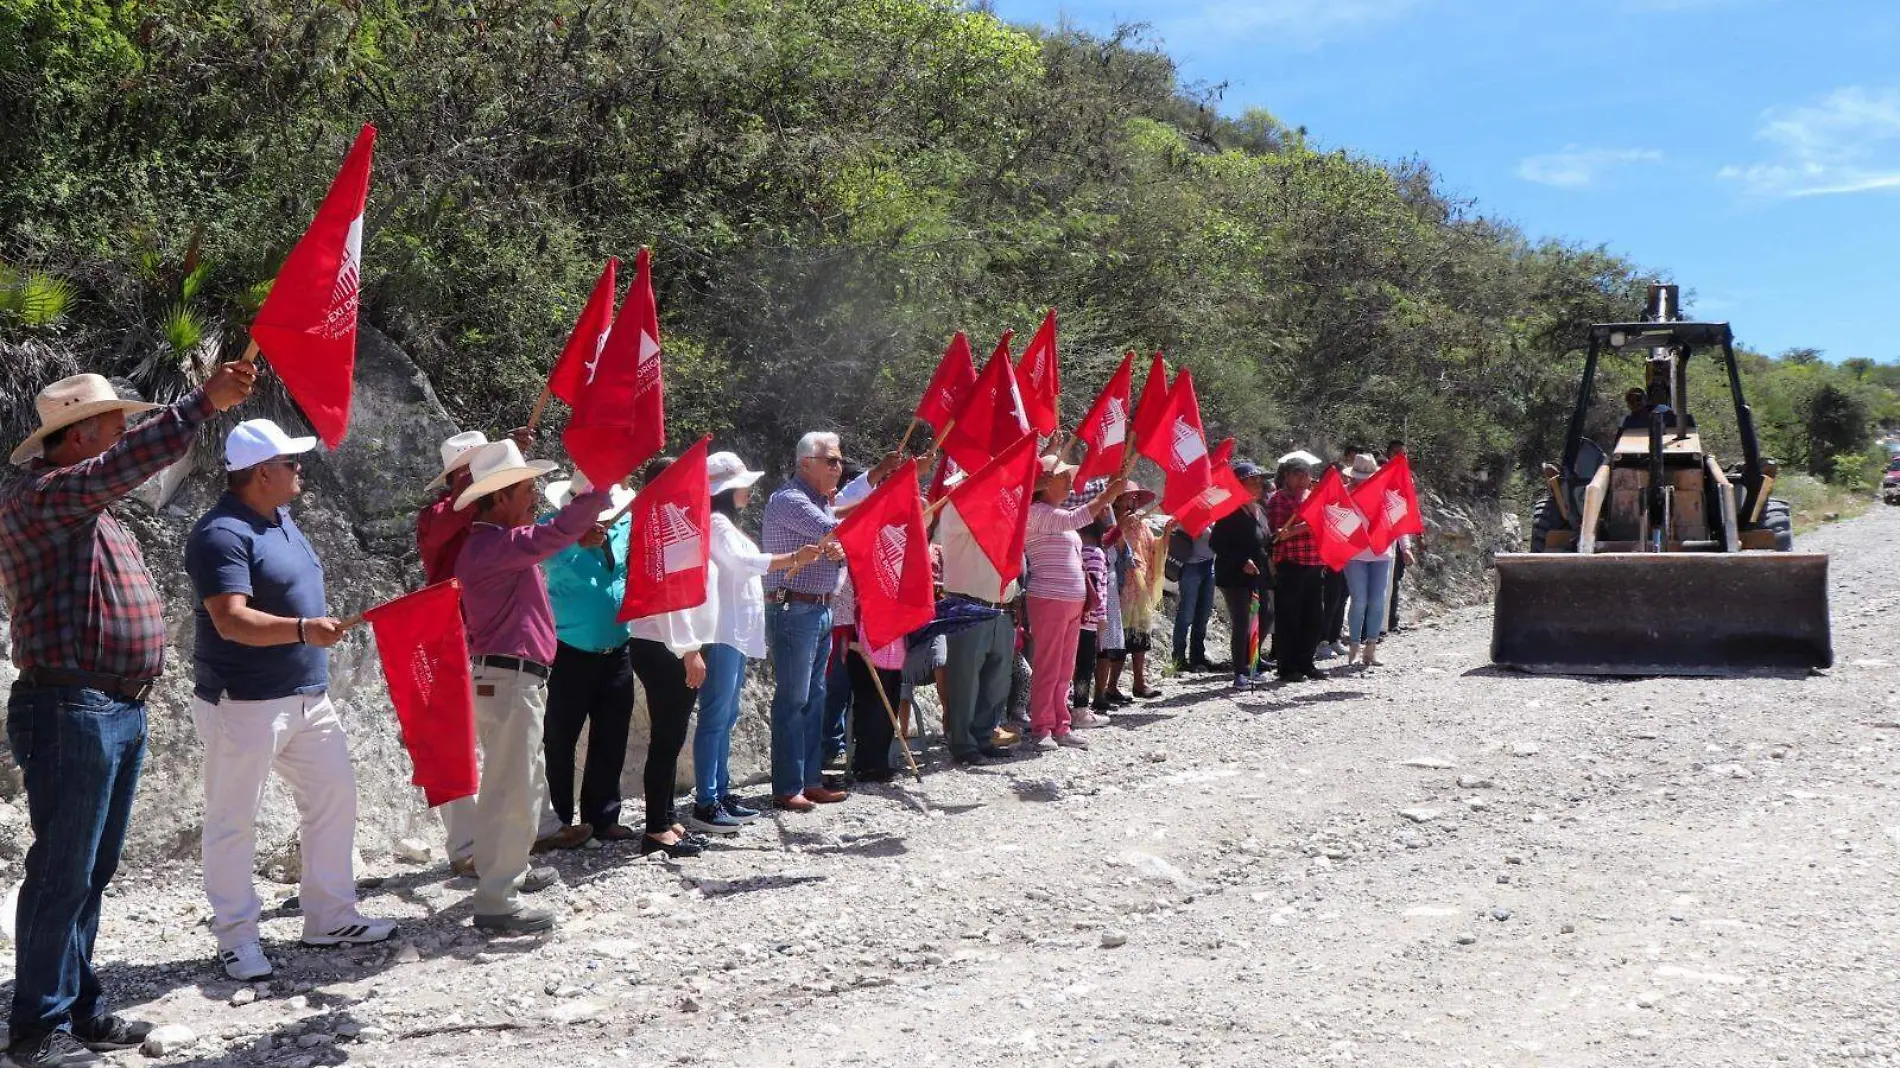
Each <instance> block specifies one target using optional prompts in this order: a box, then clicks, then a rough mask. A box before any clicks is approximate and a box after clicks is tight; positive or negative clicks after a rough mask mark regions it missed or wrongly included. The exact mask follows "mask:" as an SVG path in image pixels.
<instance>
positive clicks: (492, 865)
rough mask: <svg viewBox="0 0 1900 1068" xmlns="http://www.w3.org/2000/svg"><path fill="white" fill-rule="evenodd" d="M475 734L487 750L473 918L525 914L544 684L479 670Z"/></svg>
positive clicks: (538, 790) (544, 780) (542, 763)
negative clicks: (523, 885)
mask: <svg viewBox="0 0 1900 1068" xmlns="http://www.w3.org/2000/svg"><path fill="white" fill-rule="evenodd" d="M473 675H474V683H475V733H476V735H477V736H478V737H479V738H480V740H481V743H482V787H481V791H480V792H479V793H477V794H476V795H475V871H476V876H477V879H478V880H479V882H478V883H477V885H476V888H475V900H474V905H475V915H477V916H508V915H513V914H514V913H516V912H519V911H521V896H520V891H521V880H522V879H523V878H524V877H525V876H526V875H527V874H528V854H529V852H530V851H531V850H532V849H533V848H534V839H535V831H536V830H537V828H538V827H539V825H540V822H541V808H542V806H543V804H544V803H545V802H544V800H543V799H544V798H546V797H547V792H548V776H547V756H546V753H545V752H544V751H543V749H542V747H541V744H542V743H541V731H542V720H543V718H544V717H545V716H546V715H547V707H548V691H547V682H546V680H544V679H542V678H540V677H538V676H535V675H530V674H528V673H526V672H522V671H511V670H509V669H507V668H498V667H488V666H485V665H480V664H477V665H475V668H474V671H473Z"/></svg>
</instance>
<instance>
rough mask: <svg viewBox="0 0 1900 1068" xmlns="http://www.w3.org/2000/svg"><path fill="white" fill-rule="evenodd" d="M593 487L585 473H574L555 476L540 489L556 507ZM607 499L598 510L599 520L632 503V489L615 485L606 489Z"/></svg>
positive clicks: (604, 519)
mask: <svg viewBox="0 0 1900 1068" xmlns="http://www.w3.org/2000/svg"><path fill="white" fill-rule="evenodd" d="M593 488H594V484H593V483H592V482H589V481H587V476H586V475H575V476H574V477H573V478H557V479H555V480H554V481H553V482H550V483H548V484H547V486H546V487H544V488H543V489H542V490H541V496H542V497H543V498H545V499H546V500H547V502H548V503H549V504H551V505H553V506H554V507H556V508H566V507H567V502H569V501H571V500H573V499H574V497H575V496H576V495H577V494H581V493H586V492H587V491H588V490H591V489H593ZM607 500H608V502H609V503H608V505H607V507H605V508H603V509H601V511H600V521H601V522H603V523H605V522H607V521H608V520H609V519H612V518H613V517H615V516H617V515H619V514H620V510H621V509H622V508H625V507H626V506H627V505H629V504H632V503H633V491H632V490H630V489H628V488H627V487H625V486H620V485H616V486H614V488H612V489H610V490H608V491H607Z"/></svg>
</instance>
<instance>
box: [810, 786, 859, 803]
mask: <svg viewBox="0 0 1900 1068" xmlns="http://www.w3.org/2000/svg"><path fill="white" fill-rule="evenodd" d="M850 796H851V795H850V794H849V793H847V792H846V791H844V790H832V789H828V788H826V787H823V786H808V787H806V788H805V799H806V800H808V801H816V802H818V803H819V804H821V805H835V804H837V803H838V802H840V801H843V800H844V799H845V798H847V797H850Z"/></svg>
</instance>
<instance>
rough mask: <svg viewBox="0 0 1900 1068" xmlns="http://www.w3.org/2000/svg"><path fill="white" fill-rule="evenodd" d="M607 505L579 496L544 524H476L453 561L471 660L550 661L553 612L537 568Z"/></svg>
mask: <svg viewBox="0 0 1900 1068" xmlns="http://www.w3.org/2000/svg"><path fill="white" fill-rule="evenodd" d="M610 503H611V502H609V501H608V499H607V495H606V494H604V493H599V492H593V493H583V494H581V495H580V496H578V497H575V498H574V499H573V500H571V501H569V502H567V507H565V508H563V509H561V510H560V511H559V512H556V513H555V514H554V519H553V520H552V521H550V522H547V523H542V524H538V525H537V524H534V523H529V524H528V525H526V526H520V527H512V528H510V527H503V526H497V525H496V524H494V523H482V522H476V523H475V524H474V525H473V526H471V527H470V528H469V532H468V542H467V543H466V544H464V545H463V546H462V555H461V558H460V559H458V560H457V561H456V563H455V577H456V578H458V579H461V580H462V614H463V616H465V617H466V618H467V620H468V652H469V655H470V656H487V655H491V654H492V655H495V656H519V657H522V658H524V659H527V660H532V661H534V662H536V663H538V664H547V665H552V664H553V663H554V610H553V609H552V608H551V607H550V606H549V604H548V584H547V579H545V578H543V577H542V575H541V568H540V567H539V566H537V565H539V564H540V563H541V561H543V560H546V559H547V558H548V557H550V556H553V555H554V554H555V553H558V552H560V551H561V550H562V549H565V548H567V547H568V546H570V545H572V544H574V543H575V542H577V541H579V540H580V539H581V535H583V534H585V533H587V532H588V531H589V530H591V529H593V526H594V520H595V518H596V517H598V516H599V515H600V513H601V512H602V511H605V510H606V508H607V507H608V505H609V504H610Z"/></svg>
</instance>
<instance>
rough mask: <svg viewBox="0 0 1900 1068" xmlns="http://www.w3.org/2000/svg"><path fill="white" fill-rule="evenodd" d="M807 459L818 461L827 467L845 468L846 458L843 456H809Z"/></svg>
mask: <svg viewBox="0 0 1900 1068" xmlns="http://www.w3.org/2000/svg"><path fill="white" fill-rule="evenodd" d="M805 459H807V460H817V461H818V462H819V463H822V464H824V465H825V466H826V467H843V466H844V457H842V456H807V457H805Z"/></svg>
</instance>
